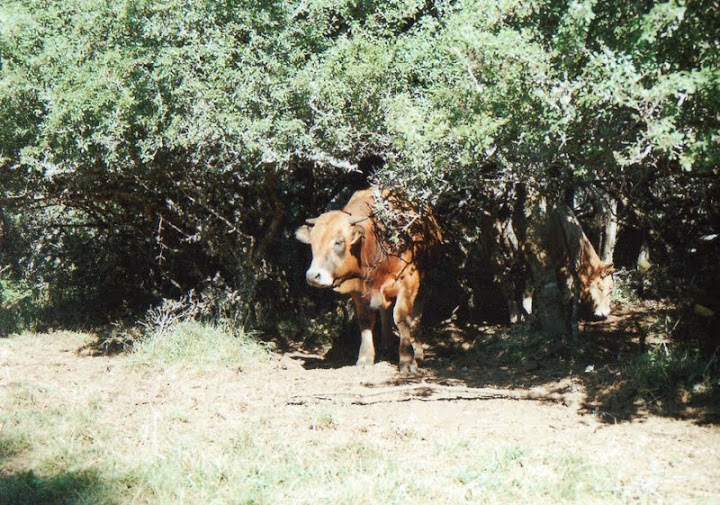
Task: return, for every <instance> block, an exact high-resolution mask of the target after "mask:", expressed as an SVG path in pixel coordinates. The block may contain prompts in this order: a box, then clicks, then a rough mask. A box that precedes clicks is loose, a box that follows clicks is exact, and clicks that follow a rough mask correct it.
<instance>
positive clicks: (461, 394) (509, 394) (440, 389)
mask: <svg viewBox="0 0 720 505" xmlns="http://www.w3.org/2000/svg"><path fill="white" fill-rule="evenodd" d="M443 393H445V394H447V393H451V394H453V395H454V397H452V398H447V397H443V395H442V394H443ZM386 395H396V396H401V397H400V398H396V399H391V400H378V401H367V399H368V398H376V397H379V396H386ZM344 397H345V398H346V397H350V398H353V399H354V400H353V402H352V403H353V404H354V405H370V404H373V403H383V402H388V401H408V400H413V399H414V400H421V401H428V400H434V401H440V400H450V399H458V400H534V401H549V402H554V403H562V404H565V403H566V401H565V397H564V396H563V395H561V394H558V393H541V392H534V391H528V390H514V389H497V388H470V387H465V386H444V385H439V384H428V383H425V382H422V383H420V384H411V385H406V386H393V387H388V388H383V389H378V390H373V391H371V392H368V393H357V392H355V393H352V392H349V393H344V392H339V393H331V392H330V393H328V392H322V393H310V394H304V395H293V396H291V397H290V399H289V400H288V402H287V403H288V404H289V405H303V404H305V403H306V399H315V400H325V401H334V399H335V398H344Z"/></svg>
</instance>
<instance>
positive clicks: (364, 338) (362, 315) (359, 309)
mask: <svg viewBox="0 0 720 505" xmlns="http://www.w3.org/2000/svg"><path fill="white" fill-rule="evenodd" d="M352 297H353V302H355V312H356V313H357V318H358V324H359V325H360V352H359V353H358V360H357V365H358V366H365V365H372V364H374V363H375V345H374V344H373V333H372V331H373V326H375V318H376V314H375V311H374V310H371V309H370V306H369V305H368V304H367V303H365V302H364V301H363V300H362V298H361V297H360V296H359V295H357V294H353V295H352Z"/></svg>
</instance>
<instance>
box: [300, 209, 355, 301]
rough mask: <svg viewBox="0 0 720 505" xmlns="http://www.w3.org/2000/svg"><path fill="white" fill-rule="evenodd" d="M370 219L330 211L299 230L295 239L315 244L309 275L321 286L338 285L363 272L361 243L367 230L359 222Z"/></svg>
mask: <svg viewBox="0 0 720 505" xmlns="http://www.w3.org/2000/svg"><path fill="white" fill-rule="evenodd" d="M366 219H368V218H367V217H363V216H351V215H350V214H347V213H345V212H342V211H330V212H326V213H325V214H322V215H321V216H320V217H318V218H315V219H308V220H307V224H306V225H303V226H301V227H300V228H298V229H297V230H296V231H295V238H297V239H298V240H299V241H300V242H303V243H305V244H310V246H311V247H312V255H313V259H312V263H311V264H310V268H308V270H307V273H306V274H305V277H306V279H307V281H308V284H310V285H311V286H315V287H318V288H336V287H338V286H339V285H340V284H342V282H343V281H345V280H347V279H349V278H351V277H354V276H357V275H359V274H360V260H359V247H358V246H359V245H360V242H361V241H362V239H363V238H364V237H365V229H364V228H363V227H362V226H360V225H359V224H358V223H360V222H361V221H365V220H366Z"/></svg>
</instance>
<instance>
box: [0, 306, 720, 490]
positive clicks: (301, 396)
mask: <svg viewBox="0 0 720 505" xmlns="http://www.w3.org/2000/svg"><path fill="white" fill-rule="evenodd" d="M623 317H625V318H630V317H631V315H627V314H625V315H621V316H619V317H618V318H616V319H614V320H613V321H610V322H606V323H603V325H595V326H592V325H590V326H587V327H586V328H585V332H586V335H588V334H594V335H595V338H596V341H597V342H598V343H597V349H605V350H604V351H603V352H600V351H598V355H597V356H596V358H597V361H595V362H590V361H589V360H586V362H577V361H576V362H574V363H573V362H570V361H568V360H566V359H563V358H562V357H559V358H558V359H557V360H554V361H553V360H550V362H548V361H547V360H544V361H542V362H538V361H533V360H529V361H528V362H526V363H525V364H524V365H523V366H516V367H511V366H506V365H503V360H502V359H501V357H498V355H497V354H496V355H487V356H483V350H484V349H485V348H484V347H483V346H482V345H481V344H480V343H478V342H479V337H478V339H476V340H477V341H476V340H474V339H473V335H472V334H470V333H472V332H475V333H476V335H482V336H483V338H488V336H492V334H493V332H494V331H495V330H494V329H493V328H492V327H484V328H474V329H472V330H468V329H465V330H463V331H462V332H461V331H460V330H459V329H457V328H456V329H454V330H452V331H450V330H449V329H448V330H447V331H445V332H444V333H443V332H439V333H438V334H436V335H435V336H434V337H433V338H431V339H430V343H429V344H428V345H427V346H426V354H427V361H426V362H425V365H424V368H423V371H422V373H421V374H420V375H419V376H417V377H412V378H408V377H403V376H400V375H399V374H398V373H397V367H396V366H395V365H393V364H391V363H388V362H379V363H377V364H376V365H375V366H372V367H367V368H358V367H354V366H340V365H338V364H337V363H332V362H330V363H329V362H327V361H326V360H325V359H324V358H323V357H322V356H320V355H317V354H310V353H305V352H303V351H302V350H296V351H294V352H287V353H284V354H278V355H275V356H274V357H273V359H272V360H271V361H270V362H268V363H258V364H256V365H255V364H253V365H252V366H250V367H248V368H247V369H242V370H240V369H237V370H231V369H220V370H219V371H213V372H212V373H209V374H208V373H202V372H201V371H200V370H196V371H191V372H187V373H180V372H178V371H177V370H174V371H173V370H167V371H164V372H162V373H159V374H150V373H147V372H143V371H142V370H141V369H138V367H134V366H129V364H128V357H127V356H124V355H121V354H118V355H110V356H108V355H103V354H98V353H97V352H94V350H93V348H92V346H91V345H90V344H91V342H90V341H89V339H90V337H89V336H87V335H82V334H74V333H62V332H59V333H52V334H47V335H42V336H34V337H28V338H22V339H11V340H10V341H6V342H2V345H0V394H3V391H8V390H9V389H12V388H14V387H20V385H24V386H23V387H26V386H27V385H28V384H30V385H32V386H33V387H36V388H42V387H52V388H53V390H54V391H55V395H56V396H57V398H56V401H58V402H60V403H65V404H70V403H73V402H74V401H76V400H77V399H78V398H85V397H92V398H96V399H97V401H99V402H102V403H103V410H102V412H103V414H102V415H104V416H109V417H116V418H117V419H118V422H122V423H123V424H124V426H126V427H127V426H132V425H133V424H136V425H137V427H138V429H143V426H146V424H147V423H146V421H147V419H146V417H147V416H146V414H145V412H146V411H147V410H148V409H147V407H148V406H155V407H157V406H162V405H172V404H182V405H185V406H186V407H187V408H188V409H189V410H190V411H191V412H192V417H194V419H192V421H193V422H205V421H207V422H208V423H209V425H211V424H212V423H211V420H212V418H215V417H223V416H234V415H238V413H241V415H242V416H243V417H246V418H248V419H251V418H254V417H263V418H269V419H272V424H273V425H274V426H271V427H269V429H276V430H277V431H278V433H279V434H282V436H293V437H308V440H309V441H310V439H311V438H312V437H314V436H318V434H320V435H319V436H332V437H346V438H348V439H354V438H355V439H356V438H358V437H360V438H362V437H377V438H378V439H379V440H378V443H382V438H383V437H386V436H387V433H388V429H389V427H391V428H392V429H393V430H394V431H396V432H402V431H403V430H405V431H407V432H411V433H412V436H413V437H414V439H415V440H418V439H419V440H433V439H437V438H438V437H452V436H453V434H455V433H463V435H464V436H466V437H467V436H476V437H482V438H483V439H492V438H494V439H497V440H501V441H503V443H504V444H515V445H517V446H522V447H533V448H534V450H538V451H542V450H544V449H547V450H557V449H562V448H567V449H569V450H572V451H575V452H577V450H578V448H580V449H581V451H582V452H583V454H585V455H587V457H588V458H589V459H591V460H592V461H593V462H595V463H598V464H599V465H603V466H608V467H611V468H613V469H614V470H615V471H616V472H617V474H618V475H620V476H621V480H622V488H623V489H622V492H623V494H624V495H626V496H627V498H629V499H630V500H632V501H634V500H635V499H638V500H640V501H641V502H643V503H674V502H677V501H682V502H688V501H695V500H698V502H699V503H720V427H718V425H717V422H716V421H717V416H716V410H715V407H716V406H714V405H703V406H702V407H696V408H693V407H692V406H687V405H685V406H683V407H682V408H680V409H677V408H676V409H674V410H671V411H662V409H660V410H658V409H655V410H653V408H649V407H648V406H647V405H638V404H637V402H634V401H633V400H632V399H630V400H628V402H626V403H625V404H623V405H621V406H620V407H618V408H616V409H615V410H613V409H612V408H610V406H608V405H607V404H605V403H603V402H604V401H605V400H604V398H605V397H604V396H603V391H607V390H610V391H614V390H616V389H617V388H618V386H617V384H614V383H613V382H612V380H610V379H609V378H608V377H612V376H613V374H615V373H616V368H617V367H619V366H621V365H622V355H623V354H625V355H630V354H631V353H632V350H633V349H634V348H635V347H637V346H639V345H641V344H640V343H639V342H638V341H637V339H635V340H633V339H631V338H628V339H626V340H624V341H619V340H617V329H618V328H617V327H613V324H614V325H616V326H617V325H618V324H621V323H622V318H623ZM618 321H621V323H618ZM593 332H594V333H593ZM603 332H607V333H608V335H604V334H603ZM609 335H614V336H615V338H616V341H609V340H608V339H610V338H611V336H609ZM441 337H442V338H441ZM618 356H619V357H618ZM603 374H604V375H603ZM621 396H622V395H621ZM620 403H622V402H620ZM310 411H312V412H330V413H331V415H329V416H327V417H324V416H322V415H317V414H313V415H310V416H309V415H308V412H310ZM308 418H310V419H313V420H314V421H312V423H313V424H315V425H314V426H308V425H307V424H308V421H307V420H308ZM387 444H388V448H389V449H391V448H392V447H394V448H397V440H396V439H393V440H387ZM391 446H392V447H391ZM415 471H422V465H420V467H418V468H416V469H415Z"/></svg>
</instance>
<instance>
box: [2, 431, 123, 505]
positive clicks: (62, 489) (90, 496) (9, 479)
mask: <svg viewBox="0 0 720 505" xmlns="http://www.w3.org/2000/svg"><path fill="white" fill-rule="evenodd" d="M26 448H27V444H26V443H20V442H19V441H18V440H13V439H10V438H2V439H0V505H76V504H77V505H79V504H85V503H93V504H97V505H113V504H114V503H116V500H115V499H114V498H112V497H111V494H110V491H109V490H108V488H107V486H106V484H105V483H104V481H103V479H102V478H101V477H100V475H99V473H98V472H96V471H94V470H82V471H68V472H61V473H56V474H52V475H37V474H36V473H35V472H33V471H32V470H14V469H13V468H14V466H15V465H8V464H7V463H8V461H10V460H13V459H15V458H21V457H22V453H23V452H24V450H25V449H26Z"/></svg>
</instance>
